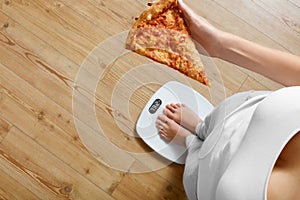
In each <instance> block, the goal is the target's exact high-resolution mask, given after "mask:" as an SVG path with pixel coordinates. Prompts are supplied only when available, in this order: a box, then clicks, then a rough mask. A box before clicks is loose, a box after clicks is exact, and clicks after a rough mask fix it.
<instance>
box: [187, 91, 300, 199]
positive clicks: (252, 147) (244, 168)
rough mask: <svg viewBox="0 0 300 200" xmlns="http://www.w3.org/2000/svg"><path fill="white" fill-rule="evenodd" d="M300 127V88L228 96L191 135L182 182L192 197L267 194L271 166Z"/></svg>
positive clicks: (215, 197) (231, 196)
mask: <svg viewBox="0 0 300 200" xmlns="http://www.w3.org/2000/svg"><path fill="white" fill-rule="evenodd" d="M230 102H231V103H230ZM232 104H233V106H232ZM299 130H300V87H289V88H283V89H280V90H278V91H275V92H272V93H270V92H250V93H243V94H239V95H236V96H233V97H232V98H230V99H229V100H226V101H225V102H224V103H222V104H221V105H220V106H219V107H218V108H217V109H216V110H215V111H213V112H212V114H211V115H209V116H208V119H205V121H204V123H202V124H199V126H198V127H197V130H196V132H197V135H198V137H197V136H191V137H188V138H187V141H186V143H187V145H188V146H189V154H188V157H187V161H186V167H185V172H184V186H185V189H186V192H187V195H188V197H189V199H200V200H241V199H243V200H248V199H249V200H253V199H255V200H264V199H266V194H267V186H268V180H269V177H270V174H271V171H272V169H273V166H274V164H275V162H276V160H277V158H278V156H279V154H280V152H281V151H282V149H283V148H284V146H285V145H286V144H287V143H288V141H289V140H290V139H291V138H292V137H293V136H294V135H295V134H296V133H297V132H299ZM202 140H204V142H202Z"/></svg>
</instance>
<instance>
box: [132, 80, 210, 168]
mask: <svg viewBox="0 0 300 200" xmlns="http://www.w3.org/2000/svg"><path fill="white" fill-rule="evenodd" d="M170 103H183V104H185V105H187V106H188V107H190V108H192V109H193V111H194V112H195V113H196V114H198V116H199V117H200V118H201V119H204V118H205V116H206V115H207V114H209V113H210V112H211V111H212V109H213V108H214V107H213V105H212V104H211V103H210V102H209V101H208V100H207V99H206V98H205V97H203V96H202V95H200V94H199V93H198V92H196V91H195V90H193V89H192V88H190V87H188V86H186V85H184V84H182V83H179V82H176V81H171V82H168V83H166V84H165V85H163V86H162V87H161V88H160V89H158V90H157V91H156V92H155V94H154V95H153V96H152V97H151V98H150V100H149V101H148V103H147V104H146V106H145V108H144V109H143V111H142V112H141V114H140V116H139V119H138V122H137V124H136V131H137V133H138V135H139V136H140V138H141V139H143V140H144V141H145V143H146V144H147V145H149V146H150V147H151V148H152V149H153V150H154V151H155V152H157V153H158V154H160V155H161V156H163V157H165V158H166V159H168V160H170V161H172V162H175V163H178V164H184V163H185V159H186V150H187V148H186V147H183V146H180V145H178V144H176V143H175V142H173V141H171V142H165V141H164V140H163V139H162V138H161V137H160V135H159V134H158V130H157V128H156V125H155V122H156V119H157V116H158V115H159V114H162V113H163V109H164V108H165V107H166V105H168V104H170Z"/></svg>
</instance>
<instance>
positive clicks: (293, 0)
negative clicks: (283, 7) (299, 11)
mask: <svg viewBox="0 0 300 200" xmlns="http://www.w3.org/2000/svg"><path fill="white" fill-rule="evenodd" d="M288 1H289V2H291V3H293V4H294V6H296V8H300V2H299V1H298V0H288Z"/></svg>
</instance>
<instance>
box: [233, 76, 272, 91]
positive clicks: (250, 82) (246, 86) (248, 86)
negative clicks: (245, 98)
mask: <svg viewBox="0 0 300 200" xmlns="http://www.w3.org/2000/svg"><path fill="white" fill-rule="evenodd" d="M250 90H265V91H267V90H269V89H268V88H266V87H265V86H263V85H262V84H260V83H259V82H258V81H256V80H255V79H253V78H251V77H248V78H247V79H246V80H245V82H244V83H243V84H242V85H241V87H240V89H239V92H245V91H250Z"/></svg>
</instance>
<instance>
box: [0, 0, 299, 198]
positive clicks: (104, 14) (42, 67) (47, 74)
mask: <svg viewBox="0 0 300 200" xmlns="http://www.w3.org/2000/svg"><path fill="white" fill-rule="evenodd" d="M147 3H148V1H147V0H140V1H136V0H86V1H75V0H0V199H120V200H121V199H122V200H123V199H187V198H186V195H185V192H184V188H183V184H182V175H183V171H184V166H183V165H177V164H174V163H172V164H170V165H169V164H168V165H167V166H166V167H163V168H159V169H157V170H152V171H150V172H147V173H134V172H136V171H138V170H149V168H151V167H153V166H156V165H158V164H160V165H162V164H165V163H166V161H165V160H164V159H162V158H161V157H159V156H158V155H157V154H153V155H151V156H148V157H138V156H137V157H134V156H133V157H131V158H132V159H131V160H126V158H123V157H122V155H123V154H119V153H118V152H119V151H116V149H114V148H112V147H111V146H109V145H107V144H106V143H105V142H104V140H105V139H108V140H109V141H110V143H111V144H113V145H114V146H115V147H117V148H118V149H119V150H121V151H123V152H127V151H128V152H134V153H137V154H139V153H146V154H147V153H150V152H152V150H151V149H150V148H149V147H148V146H147V145H146V144H145V143H144V142H143V141H142V140H141V139H139V138H138V137H137V133H136V131H135V125H136V122H137V119H138V116H139V114H140V112H141V110H142V109H143V107H144V106H145V104H146V103H147V101H148V99H149V98H150V97H151V95H152V94H153V93H154V92H155V91H156V90H157V89H158V88H159V87H160V86H161V85H163V84H164V83H166V82H168V81H171V80H176V81H179V82H182V83H184V84H187V85H189V86H191V87H192V88H194V89H195V90H196V91H198V92H199V93H201V94H202V95H204V96H205V97H206V98H207V99H209V100H210V101H211V102H212V103H213V104H214V105H217V104H218V103H220V102H221V101H222V100H224V99H225V98H226V97H227V96H230V95H232V94H234V93H236V92H241V91H247V90H252V89H255V90H276V89H278V88H281V87H282V85H280V84H277V83H275V82H273V81H271V80H269V79H267V78H265V77H262V76H261V75H258V74H256V73H253V72H250V71H248V70H245V69H242V68H240V67H238V66H235V65H233V64H230V63H227V62H224V61H221V60H218V59H210V58H206V57H203V60H204V63H205V66H206V67H207V68H208V75H209V78H210V79H211V82H212V88H206V87H204V86H203V85H202V84H200V83H197V82H196V81H194V80H191V79H188V78H186V77H185V76H184V75H182V74H180V73H179V72H177V71H174V70H172V69H170V68H167V67H164V66H160V65H155V64H153V63H152V62H151V61H150V60H148V59H145V58H143V57H141V56H138V55H136V54H133V53H130V52H126V53H125V54H122V55H121V56H118V57H117V58H116V59H114V56H115V54H116V51H118V48H122V45H123V43H122V39H120V38H119V39H118V40H115V41H113V43H111V44H110V43H107V44H108V45H106V46H103V48H102V49H97V47H99V46H101V45H103V44H106V43H105V42H106V41H107V40H108V39H111V38H114V37H115V36H116V34H120V33H125V32H124V31H128V30H129V29H130V27H131V26H132V24H133V23H134V18H135V17H137V16H139V15H140V13H141V12H142V11H143V10H144V9H145V8H146V7H147ZM187 3H188V4H189V5H190V6H192V8H193V9H194V10H195V12H196V13H198V14H200V15H202V16H204V17H205V18H206V19H207V20H209V21H210V22H211V23H213V24H214V25H216V26H217V27H218V28H220V29H222V30H224V31H229V32H232V33H234V34H237V35H239V36H242V37H244V38H246V39H249V40H252V41H255V42H257V43H260V44H263V45H266V46H269V47H272V48H276V49H279V50H283V51H289V52H292V53H294V54H300V45H299V44H300V35H299V34H300V28H299V27H300V26H299V20H300V12H299V11H300V4H299V1H297V0H287V1H281V0H272V1H271V0H253V1H250V0H232V1H223V0H215V1H208V0H206V1H199V0H192V1H187ZM123 42H124V41H123ZM112 59H114V60H113V62H111V63H110V61H111V60H112ZM84 64H86V66H87V67H86V68H85V69H84V70H82V69H83V66H84ZM81 70H82V71H81ZM79 72H82V73H83V74H84V77H85V78H84V80H83V83H84V84H78V82H76V81H78V80H77V78H78V73H79ZM100 72H102V73H100ZM92 84H95V88H93V87H92ZM74 91H77V92H79V93H80V94H82V95H83V96H82V98H81V99H79V100H78V101H79V102H80V103H82V105H88V106H92V107H94V108H95V116H92V115H90V114H88V113H87V114H86V115H83V116H81V118H80V120H79V122H78V121H76V119H78V116H77V115H76V114H77V113H74V107H73V106H74V97H73V94H74ZM82 113H85V112H82ZM94 117H96V120H97V121H96V122H95V121H93V120H94ZM98 125H100V126H101V127H102V129H103V132H105V136H100V135H99V132H97V128H96V127H97V126H98ZM81 131H82V132H83V133H85V134H84V135H82V133H81ZM91 138H92V139H95V141H93V140H91ZM89 145H90V146H89ZM105 145H107V146H105ZM90 147H93V148H90ZM102 147H107V149H105V150H103V148H102ZM93 150H95V151H93ZM109 160H111V161H113V163H115V164H118V165H124V166H125V165H126V167H125V170H123V171H120V170H117V169H116V168H115V167H114V166H110V165H108V164H107V163H106V162H105V161H109Z"/></svg>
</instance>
